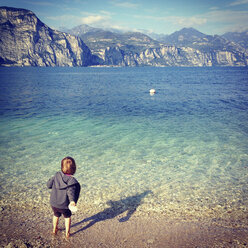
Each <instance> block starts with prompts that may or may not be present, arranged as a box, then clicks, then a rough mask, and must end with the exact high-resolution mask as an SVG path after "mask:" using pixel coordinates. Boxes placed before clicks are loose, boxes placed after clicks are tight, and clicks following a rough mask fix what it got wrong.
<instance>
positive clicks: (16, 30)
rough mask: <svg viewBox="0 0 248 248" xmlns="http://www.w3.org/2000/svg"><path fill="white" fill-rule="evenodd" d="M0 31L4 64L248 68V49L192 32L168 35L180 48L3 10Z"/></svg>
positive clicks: (135, 35)
mask: <svg viewBox="0 0 248 248" xmlns="http://www.w3.org/2000/svg"><path fill="white" fill-rule="evenodd" d="M0 33H1V35H0V66H89V65H106V66H147V65H148V66H247V65H248V52H247V49H246V48H245V47H243V46H241V45H240V44H236V43H235V42H232V41H228V40H226V39H225V38H224V37H220V36H206V35H204V34H202V33H200V32H198V31H196V30H192V29H183V30H181V31H180V32H176V33H175V34H174V35H172V36H171V37H166V38H167V41H168V39H169V38H170V39H171V42H175V41H177V43H176V44H174V43H173V44H170V43H168V42H167V43H166V42H162V41H160V42H159V41H157V40H154V39H152V38H150V37H149V36H147V35H145V34H142V33H137V32H136V33H132V32H131V33H130V32H129V33H116V32H112V31H105V30H101V29H95V28H90V27H85V26H78V27H77V28H76V29H73V30H67V33H66V32H59V31H55V30H52V29H51V28H49V27H48V26H46V25H45V24H44V23H42V22H41V21H40V20H39V19H38V18H37V17H36V16H35V14H34V13H33V12H31V11H29V10H24V9H16V8H8V7H0ZM69 33H70V34H69ZM75 35H77V36H75Z"/></svg>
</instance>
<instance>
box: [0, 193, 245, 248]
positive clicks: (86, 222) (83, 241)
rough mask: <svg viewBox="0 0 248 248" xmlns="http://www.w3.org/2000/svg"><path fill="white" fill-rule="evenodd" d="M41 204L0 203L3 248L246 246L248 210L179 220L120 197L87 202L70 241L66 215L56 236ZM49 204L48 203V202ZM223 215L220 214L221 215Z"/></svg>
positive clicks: (135, 199) (46, 208) (75, 219)
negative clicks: (96, 204) (93, 203)
mask: <svg viewBox="0 0 248 248" xmlns="http://www.w3.org/2000/svg"><path fill="white" fill-rule="evenodd" d="M46 198H47V199H45V201H42V202H38V201H34V200H31V199H30V201H26V202H23V201H22V200H23V199H19V201H18V200H10V199H2V200H1V209H0V210H1V219H0V221H1V229H0V235H1V243H0V245H1V247H8V248H14V247H21V248H26V247H40V248H41V247H62V248H63V247H92V248H93V247H106V248H107V247H108V248H110V247H111V248H112V247H113V248H114V247H120V248H129V247H130V248H131V247H133V248H134V247H154V248H160V247H161V248H165V247H175V248H177V247H247V246H248V218H247V216H248V215H247V212H244V211H242V216H241V215H240V211H234V212H233V213H231V212H230V213H227V214H226V215H222V216H221V215H219V214H220V213H217V212H215V213H214V212H213V213H212V214H215V215H216V216H215V218H206V217H203V218H199V215H195V216H193V215H187V213H186V212H185V214H184V215H182V213H181V214H179V213H177V212H175V213H174V216H173V215H172V214H171V213H167V214H166V211H165V212H164V213H163V214H158V213H156V212H152V211H144V209H143V207H142V200H141V199H140V198H139V197H130V198H126V199H121V200H120V201H118V202H114V203H113V202H112V204H110V203H108V204H107V205H106V206H105V207H103V206H102V205H101V206H99V207H95V208H92V207H91V208H89V207H88V208H86V206H85V205H84V203H83V202H82V201H79V203H78V211H77V212H76V213H75V214H73V215H72V228H71V237H70V238H69V239H66V238H65V230H64V221H63V217H61V218H60V223H59V232H58V234H57V235H56V236H54V235H52V211H51V209H50V206H49V198H48V197H46ZM43 200H44V199H43ZM218 215H219V216H218Z"/></svg>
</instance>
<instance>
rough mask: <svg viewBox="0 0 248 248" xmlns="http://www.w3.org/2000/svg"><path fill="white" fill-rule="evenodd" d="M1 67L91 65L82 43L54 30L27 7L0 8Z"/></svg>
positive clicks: (75, 38)
mask: <svg viewBox="0 0 248 248" xmlns="http://www.w3.org/2000/svg"><path fill="white" fill-rule="evenodd" d="M0 33H1V36H0V65H1V66H87V65H91V64H94V56H92V54H91V52H90V50H89V48H88V47H87V46H86V45H85V44H84V42H83V41H82V40H81V39H80V38H78V37H76V36H72V35H69V34H67V33H63V32H59V31H56V30H53V29H51V28H49V27H48V26H46V25H45V24H44V23H43V22H41V21H40V20H39V19H38V18H37V17H36V15H35V14H34V13H33V12H31V11H29V10H26V9H17V8H10V7H0Z"/></svg>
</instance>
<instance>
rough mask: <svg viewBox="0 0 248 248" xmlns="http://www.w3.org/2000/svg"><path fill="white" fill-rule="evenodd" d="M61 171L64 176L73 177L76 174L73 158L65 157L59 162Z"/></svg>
mask: <svg viewBox="0 0 248 248" xmlns="http://www.w3.org/2000/svg"><path fill="white" fill-rule="evenodd" d="M61 171H62V172H63V173H64V174H69V175H74V174H75V172H76V163H75V160H74V158H72V157H65V158H63V159H62V161H61Z"/></svg>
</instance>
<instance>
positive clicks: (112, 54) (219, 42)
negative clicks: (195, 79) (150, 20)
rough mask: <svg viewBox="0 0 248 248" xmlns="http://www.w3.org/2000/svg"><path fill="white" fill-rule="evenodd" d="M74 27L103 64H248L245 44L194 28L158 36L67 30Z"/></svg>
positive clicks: (99, 30) (72, 31) (91, 29)
mask: <svg viewBox="0 0 248 248" xmlns="http://www.w3.org/2000/svg"><path fill="white" fill-rule="evenodd" d="M80 28H82V30H81V31H80ZM75 30H77V32H78V35H79V37H80V38H81V39H82V40H84V42H85V43H86V45H87V46H88V47H89V48H90V49H91V51H92V54H94V55H96V56H97V57H98V58H99V60H98V63H99V64H103V65H120V66H137V65H152V66H246V65H247V61H248V60H247V56H248V55H247V52H246V51H245V49H244V48H243V47H241V46H239V45H238V44H234V43H233V42H231V41H228V40H226V39H225V38H223V37H221V36H217V35H215V36H211V35H205V34H203V33H201V32H199V31H198V30H196V29H193V28H184V29H182V30H180V31H177V32H175V33H173V34H171V35H166V36H163V37H162V36H161V35H160V36H157V37H160V39H159V40H154V39H152V38H150V37H149V36H148V35H145V34H143V33H139V32H128V33H115V32H110V31H106V30H102V29H94V28H92V27H91V28H89V26H88V31H86V32H85V26H78V27H76V28H74V29H72V30H68V32H69V33H70V34H74V35H76V33H75ZM153 35H154V36H155V34H153Z"/></svg>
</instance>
